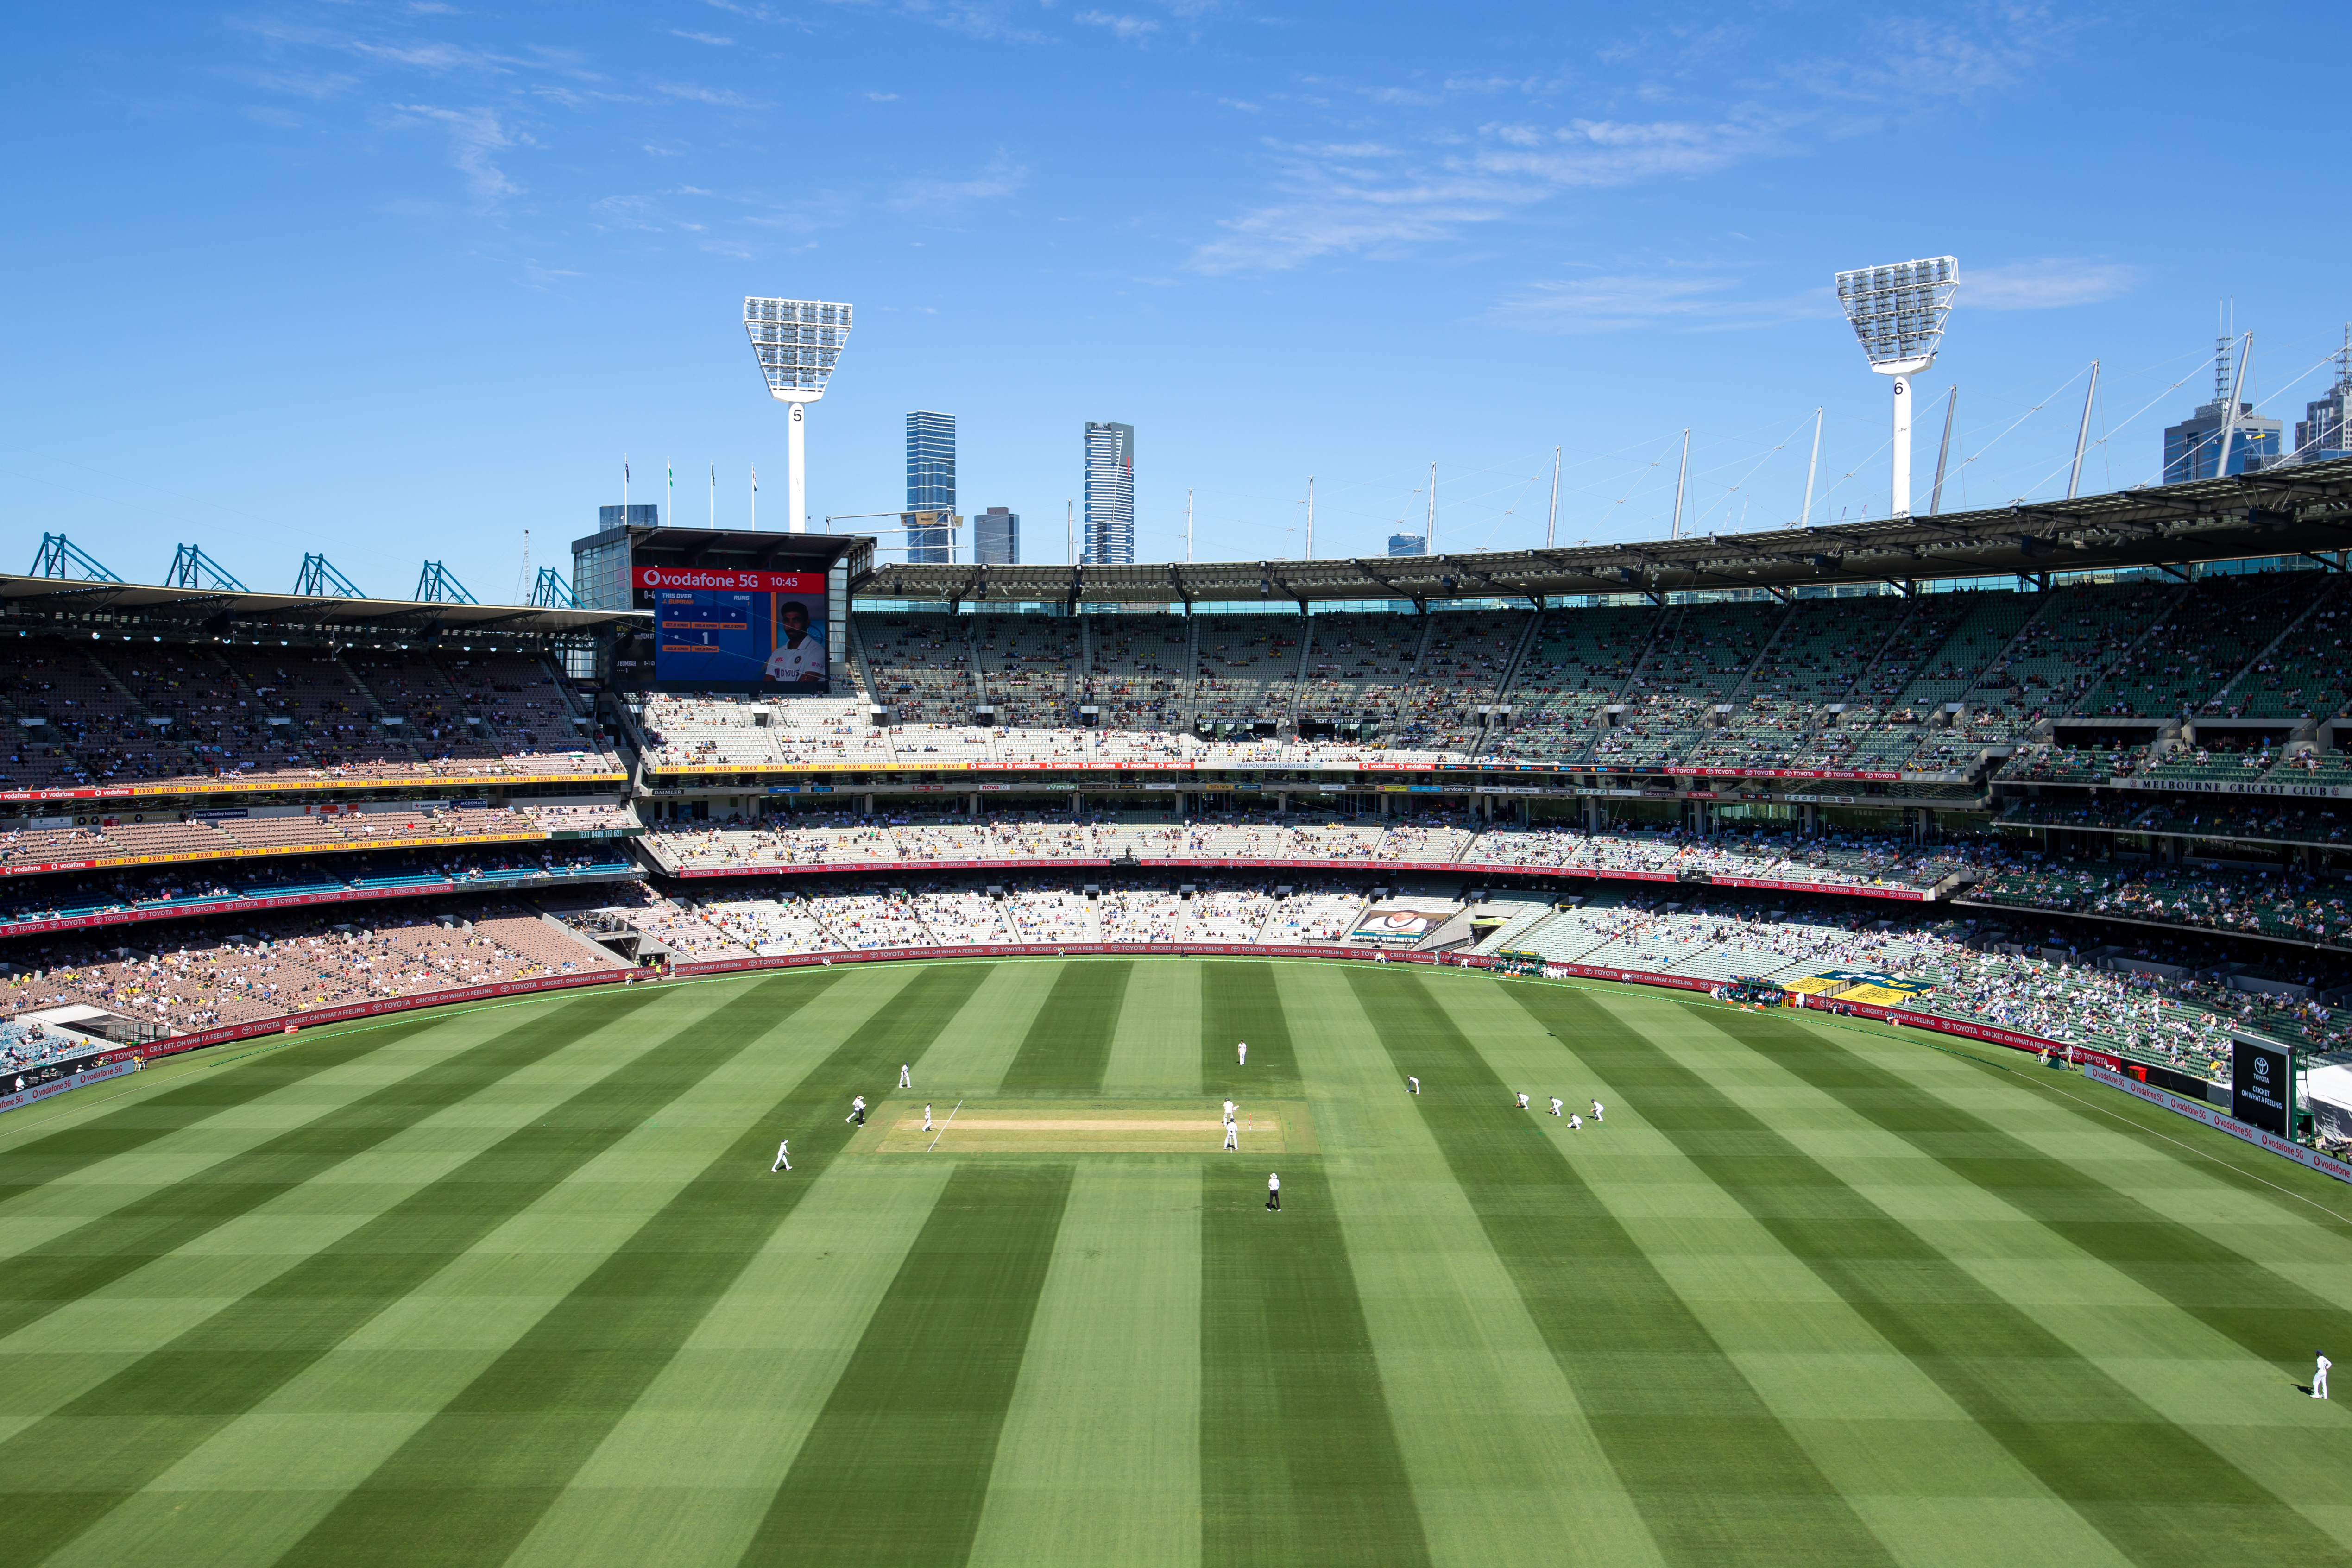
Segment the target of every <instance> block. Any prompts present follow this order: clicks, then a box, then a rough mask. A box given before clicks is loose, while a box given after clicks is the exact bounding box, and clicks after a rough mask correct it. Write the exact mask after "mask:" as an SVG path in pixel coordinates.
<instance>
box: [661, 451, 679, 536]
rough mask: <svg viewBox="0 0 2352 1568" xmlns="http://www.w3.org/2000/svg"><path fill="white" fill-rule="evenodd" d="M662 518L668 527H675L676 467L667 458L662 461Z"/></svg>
mask: <svg viewBox="0 0 2352 1568" xmlns="http://www.w3.org/2000/svg"><path fill="white" fill-rule="evenodd" d="M662 516H663V517H667V518H668V519H669V523H670V527H672V528H676V527H677V464H676V463H674V462H672V461H671V460H670V459H669V458H667V457H665V458H663V459H662Z"/></svg>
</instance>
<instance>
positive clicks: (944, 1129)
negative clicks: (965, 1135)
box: [923, 1100, 963, 1155]
mask: <svg viewBox="0 0 2352 1568" xmlns="http://www.w3.org/2000/svg"><path fill="white" fill-rule="evenodd" d="M962 1109H963V1102H962V1101H961V1100H959V1101H957V1102H956V1103H955V1111H950V1112H949V1113H948V1119H947V1120H946V1121H944V1122H941V1123H940V1130H939V1133H938V1134H937V1135H936V1136H934V1137H933V1138H932V1139H931V1141H930V1142H929V1143H928V1144H926V1145H923V1153H925V1154H927V1155H928V1154H929V1153H930V1152H931V1151H932V1150H933V1149H936V1148H938V1147H939V1146H940V1138H944V1137H946V1136H947V1135H948V1129H949V1128H950V1127H952V1126H954V1125H955V1113H956V1111H961V1110H962Z"/></svg>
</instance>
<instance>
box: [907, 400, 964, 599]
mask: <svg viewBox="0 0 2352 1568" xmlns="http://www.w3.org/2000/svg"><path fill="white" fill-rule="evenodd" d="M955 446H956V432H955V415H953V414H951V413H920V412H919V413H910V414H908V416H907V510H908V511H910V512H952V511H954V510H955V507H956V450H955ZM907 559H908V560H909V561H912V562H915V563H917V564H919V565H926V566H945V565H947V564H948V563H950V561H953V560H954V559H955V534H954V532H953V530H951V529H949V528H918V529H915V530H914V531H913V532H911V533H909V534H908V536H907Z"/></svg>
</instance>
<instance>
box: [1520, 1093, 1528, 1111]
mask: <svg viewBox="0 0 2352 1568" xmlns="http://www.w3.org/2000/svg"><path fill="white" fill-rule="evenodd" d="M1527 1108H1528V1097H1527V1095H1526V1094H1524V1093H1522V1094H1521V1095H1520V1096H1519V1109H1520V1110H1522V1111H1524V1110H1526V1109H1527Z"/></svg>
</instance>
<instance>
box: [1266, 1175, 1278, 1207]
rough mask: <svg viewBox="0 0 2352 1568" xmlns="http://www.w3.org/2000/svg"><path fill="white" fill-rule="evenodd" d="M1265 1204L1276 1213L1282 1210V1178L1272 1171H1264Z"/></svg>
mask: <svg viewBox="0 0 2352 1568" xmlns="http://www.w3.org/2000/svg"><path fill="white" fill-rule="evenodd" d="M1265 1206H1266V1207H1268V1208H1270V1209H1272V1210H1273V1211H1274V1212H1275V1213H1276V1214H1280V1213H1281V1212H1282V1178H1281V1177H1280V1176H1276V1174H1275V1173H1274V1172H1272V1171H1268V1172H1266V1173H1265Z"/></svg>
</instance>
